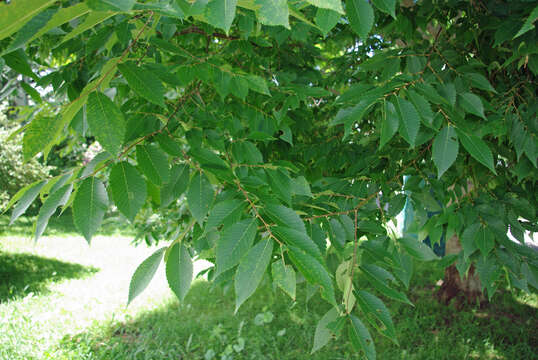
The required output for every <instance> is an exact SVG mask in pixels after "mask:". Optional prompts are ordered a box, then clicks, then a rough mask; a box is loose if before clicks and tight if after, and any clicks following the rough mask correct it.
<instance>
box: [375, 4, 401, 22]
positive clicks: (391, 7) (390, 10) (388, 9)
mask: <svg viewBox="0 0 538 360" xmlns="http://www.w3.org/2000/svg"><path fill="white" fill-rule="evenodd" d="M372 4H374V6H375V7H376V8H378V9H379V10H381V11H383V12H384V13H387V14H389V15H390V16H392V17H393V18H394V19H396V0H372Z"/></svg>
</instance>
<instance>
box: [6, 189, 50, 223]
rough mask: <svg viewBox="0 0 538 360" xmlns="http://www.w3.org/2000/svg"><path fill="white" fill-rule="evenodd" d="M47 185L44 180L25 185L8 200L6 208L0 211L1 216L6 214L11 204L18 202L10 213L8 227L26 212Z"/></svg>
mask: <svg viewBox="0 0 538 360" xmlns="http://www.w3.org/2000/svg"><path fill="white" fill-rule="evenodd" d="M46 183H47V181H46V180H38V181H36V182H33V183H31V184H29V185H26V186H25V187H23V188H22V189H20V190H19V191H17V193H16V194H15V195H14V196H13V197H12V198H11V199H10V200H9V203H8V204H7V206H6V208H5V209H4V210H2V214H3V213H4V212H6V211H7V210H8V209H9V208H10V207H11V206H13V204H14V203H15V202H16V201H18V203H17V205H16V206H15V208H14V209H13V212H12V213H11V219H10V220H9V225H11V224H13V222H14V221H15V220H17V218H18V217H19V216H21V215H22V214H24V213H25V212H26V210H27V209H28V207H29V206H30V205H31V204H32V203H33V202H34V200H35V198H36V197H37V195H39V191H40V190H41V189H42V188H43V186H45V184H46Z"/></svg>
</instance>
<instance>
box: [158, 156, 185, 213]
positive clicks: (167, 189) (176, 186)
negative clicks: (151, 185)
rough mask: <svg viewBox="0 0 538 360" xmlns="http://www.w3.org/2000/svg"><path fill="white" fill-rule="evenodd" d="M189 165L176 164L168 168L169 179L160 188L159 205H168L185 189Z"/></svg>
mask: <svg viewBox="0 0 538 360" xmlns="http://www.w3.org/2000/svg"><path fill="white" fill-rule="evenodd" d="M189 175H190V174H189V166H188V165H186V164H176V165H174V166H172V169H170V181H169V182H167V183H166V184H164V186H163V187H162V188H161V206H164V207H166V206H168V205H170V203H171V202H172V201H174V200H176V199H179V197H180V196H181V195H182V194H183V193H184V192H185V190H187V187H188V186H189V178H190V176H189Z"/></svg>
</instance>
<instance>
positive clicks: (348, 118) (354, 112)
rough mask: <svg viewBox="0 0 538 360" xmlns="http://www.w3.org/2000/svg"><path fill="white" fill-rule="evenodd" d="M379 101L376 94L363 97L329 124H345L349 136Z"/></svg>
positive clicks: (345, 131) (339, 113)
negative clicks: (354, 126)
mask: <svg viewBox="0 0 538 360" xmlns="http://www.w3.org/2000/svg"><path fill="white" fill-rule="evenodd" d="M361 1H362V0H361ZM377 101H378V98H377V97H376V96H367V97H364V98H362V99H361V100H360V101H359V102H358V103H357V105H355V106H353V107H351V108H344V109H340V110H339V111H338V112H337V113H336V116H335V117H334V119H333V120H331V122H330V124H329V126H334V125H338V124H344V139H345V138H347V137H348V136H349V134H350V133H351V129H352V127H353V124H354V123H356V122H360V121H361V120H362V118H363V116H364V115H365V114H366V112H367V111H368V109H369V108H370V107H371V106H372V105H374V104H375V103H376V102H377Z"/></svg>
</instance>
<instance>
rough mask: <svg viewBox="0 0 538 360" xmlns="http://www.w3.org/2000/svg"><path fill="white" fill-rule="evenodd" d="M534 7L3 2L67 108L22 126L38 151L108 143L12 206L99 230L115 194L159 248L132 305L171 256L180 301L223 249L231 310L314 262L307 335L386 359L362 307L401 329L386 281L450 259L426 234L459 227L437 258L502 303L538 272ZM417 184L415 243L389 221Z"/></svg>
mask: <svg viewBox="0 0 538 360" xmlns="http://www.w3.org/2000/svg"><path fill="white" fill-rule="evenodd" d="M531 4H533V3H532V2H529V1H523V0H520V1H510V2H508V1H480V2H476V1H472V2H468V1H456V0H454V1H447V2H437V1H428V0H424V1H418V2H412V1H402V2H401V3H400V2H397V1H396V0H384V1H381V0H372V1H371V2H369V1H366V0H347V1H345V2H341V1H338V0H326V1H317V0H309V1H285V0H279V1H272V0H271V1H269V0H255V1H254V0H238V1H235V0H232V1H230V0H210V1H202V0H198V1H193V2H188V1H184V0H177V1H142V2H138V3H135V2H134V1H132V0H124V1H118V2H114V3H112V2H108V1H104V0H88V1H86V2H83V3H78V2H72V1H61V2H59V1H51V0H35V1H32V2H14V3H12V4H10V5H6V4H2V5H0V29H2V30H0V41H1V43H0V48H1V49H2V54H3V59H4V61H5V64H6V65H7V66H8V67H10V68H12V69H13V70H15V71H18V72H19V73H21V74H23V75H25V76H28V77H29V78H32V79H34V80H35V81H36V84H37V85H38V86H41V87H52V88H53V90H54V95H55V97H56V98H57V99H63V100H64V101H62V102H63V103H65V105H64V106H62V107H61V108H60V107H59V108H58V109H57V114H56V116H40V115H39V114H40V113H39V112H38V113H37V114H36V116H35V117H33V119H32V120H31V122H30V123H29V124H28V125H27V127H26V128H25V130H24V138H23V145H24V152H25V154H26V155H27V157H28V158H31V157H33V156H35V155H37V154H38V153H43V155H44V157H45V158H47V155H48V154H49V153H50V150H51V148H52V146H54V144H57V143H59V142H61V141H65V140H67V141H68V142H69V143H75V142H80V141H83V142H86V141H91V140H95V141H97V142H99V144H100V145H101V146H102V148H103V149H104V151H103V152H102V153H100V154H98V155H97V156H96V157H95V158H94V159H93V160H92V161H91V162H89V163H88V164H87V165H84V166H79V167H74V168H71V169H65V173H63V174H61V175H59V176H57V177H55V178H53V179H51V180H48V181H38V182H36V183H34V184H33V185H31V186H29V187H27V188H25V189H24V190H23V191H21V192H19V193H18V194H17V195H16V196H15V197H14V198H13V199H12V201H11V204H10V205H13V204H14V203H16V205H15V208H14V210H13V214H15V215H14V217H16V216H18V215H19V214H21V213H23V212H24V210H25V209H26V207H27V206H28V205H29V204H30V203H31V202H32V201H33V199H34V198H35V197H37V196H38V195H41V196H42V197H43V198H45V201H44V204H43V206H42V208H41V211H40V214H39V216H38V219H37V226H36V239H37V238H39V236H40V235H41V234H42V233H43V231H44V229H45V227H46V224H47V222H48V219H49V218H50V216H52V215H53V214H54V212H55V210H56V209H57V208H58V207H64V208H65V207H72V210H73V218H74V223H75V225H76V226H77V228H78V229H79V230H80V232H81V233H82V234H83V235H84V237H85V238H86V239H87V240H88V242H89V241H90V240H91V237H92V235H93V234H94V232H95V231H96V229H97V228H98V227H99V225H100V223H101V221H102V219H103V216H104V213H105V211H106V208H107V207H108V206H109V205H110V204H114V205H116V206H117V208H118V209H119V210H120V212H122V213H123V214H124V215H125V217H126V218H127V219H129V220H130V221H132V222H134V223H143V224H144V225H143V226H141V227H140V228H141V235H140V237H142V238H145V240H146V241H148V242H163V241H164V242H165V245H163V247H162V248H160V249H159V250H158V251H157V252H155V253H154V254H153V255H152V256H150V257H149V258H148V259H146V260H145V261H144V262H143V263H142V264H141V265H140V267H139V268H138V269H137V271H136V272H135V273H134V275H133V278H132V281H131V288H130V294H129V301H131V300H132V299H133V298H134V297H136V296H137V295H138V294H139V293H140V292H141V291H142V290H143V289H144V288H145V286H146V285H147V284H148V282H149V281H150V279H151V277H152V276H153V274H154V273H155V270H156V268H157V265H158V264H159V263H160V262H161V261H162V259H163V258H164V260H165V262H166V273H167V278H168V281H169V284H170V287H171V289H172V290H173V291H174V292H175V293H176V295H177V296H178V297H179V299H180V300H182V299H183V298H184V296H185V294H186V293H187V291H188V289H189V286H190V282H191V279H192V258H193V256H195V255H197V256H199V257H200V258H204V259H207V260H209V261H211V262H213V263H214V264H215V267H214V268H212V269H211V270H209V278H210V279H212V280H213V281H215V282H217V283H220V284H233V286H234V289H235V293H236V299H237V300H236V311H238V310H239V309H240V306H241V305H242V304H243V302H244V301H246V300H247V299H248V298H249V297H250V295H252V293H253V292H254V291H255V289H256V287H257V286H258V284H259V283H260V281H261V279H262V278H263V276H264V274H265V273H269V274H270V276H271V278H272V280H273V282H274V283H275V284H276V285H277V286H279V287H280V288H282V289H283V290H284V291H285V292H286V293H287V294H289V295H290V296H291V297H292V298H294V297H295V284H296V278H297V276H299V275H301V276H303V277H304V278H305V279H306V280H307V281H308V283H310V284H311V285H312V286H315V287H316V288H317V289H318V290H319V294H320V295H321V296H322V297H323V298H324V299H325V300H326V301H327V302H329V303H330V304H332V305H333V308H332V309H331V310H330V311H329V312H328V313H327V314H325V316H324V317H323V318H322V320H321V321H320V324H319V325H318V329H317V332H316V333H317V334H316V337H315V339H316V340H315V344H314V349H313V350H315V349H318V348H319V347H321V346H323V345H324V344H325V343H326V342H327V341H328V340H329V338H330V336H331V334H335V335H339V334H340V333H342V332H345V333H346V334H347V336H348V337H349V339H350V341H351V343H352V344H353V346H354V347H355V348H356V349H357V351H361V352H362V353H363V354H364V355H365V356H366V357H367V358H369V359H373V358H375V348H374V345H373V342H372V338H371V336H370V333H369V330H368V329H367V327H366V326H365V325H364V323H363V321H364V320H366V322H367V323H368V324H370V325H372V326H373V327H374V328H376V329H377V330H378V331H379V332H380V333H381V334H383V335H385V336H388V337H389V338H391V339H393V340H394V341H395V342H397V339H396V334H395V331H394V326H393V324H392V320H391V317H390V314H389V312H388V310H387V309H386V307H385V305H384V304H383V302H382V300H381V299H380V298H379V297H377V295H379V296H382V297H387V298H391V299H395V300H399V301H402V302H404V303H409V304H410V303H411V302H410V301H409V299H408V298H407V297H406V295H405V294H404V292H402V291H401V288H402V287H403V288H407V287H408V286H409V282H410V279H411V276H412V264H413V261H412V259H413V258H417V259H419V260H423V261H435V260H438V257H437V256H436V255H435V254H434V253H433V252H432V250H431V248H430V247H428V246H427V245H425V244H424V243H422V242H421V240H422V239H423V238H425V237H426V236H429V237H430V239H431V240H432V241H433V242H434V243H435V242H437V241H439V239H440V237H441V235H442V234H445V236H446V238H447V239H450V238H453V239H459V242H460V244H461V247H462V249H463V250H462V251H460V252H459V253H458V254H452V255H450V256H447V257H445V258H444V259H443V260H442V261H444V263H445V264H446V265H450V264H453V263H454V264H455V267H456V269H457V271H458V272H459V274H466V273H467V272H468V270H469V268H470V266H471V264H474V268H475V269H476V273H477V274H478V276H479V278H480V283H481V287H482V290H483V289H486V294H487V296H488V297H489V298H491V297H492V296H493V294H494V293H495V290H496V288H497V286H498V284H499V281H500V279H501V277H504V278H506V280H507V281H508V282H509V284H510V286H512V287H514V288H520V289H523V290H525V291H535V289H536V288H537V287H538V281H537V275H538V274H537V265H538V259H537V256H536V252H535V251H534V250H532V249H530V248H529V247H528V246H526V245H525V242H524V233H525V231H536V226H537V218H536V203H537V202H536V200H537V199H536V194H537V191H536V179H537V177H536V175H537V172H536V161H537V152H536V145H537V141H536V133H537V129H538V126H537V125H538V123H537V121H536V119H537V117H536V110H537V102H536V99H535V94H536V83H535V75H536V71H537V60H536V59H537V57H536V52H537V51H538V49H537V47H536V44H537V42H536V29H535V26H534V22H535V20H536V18H537V17H538V10H537V8H534V9H532V7H531ZM30 63H33V64H37V65H38V66H39V68H40V69H47V74H46V75H44V76H38V75H36V73H35V72H34V71H33V70H32V67H31V66H30V65H29V64H30ZM403 176H407V181H406V183H405V185H404V184H403ZM403 191H409V192H410V194H411V195H410V196H411V202H412V203H413V205H414V208H415V210H416V214H415V220H414V224H413V226H412V227H411V229H410V231H411V232H413V233H415V234H416V235H417V237H418V240H417V239H416V238H414V237H410V236H402V237H400V236H398V235H397V234H396V233H395V231H394V230H392V228H391V227H390V226H388V225H387V224H388V223H389V221H390V220H391V219H394V217H395V216H396V215H397V214H398V213H400V211H401V209H402V208H403V206H404V203H405V199H406V197H405V195H404V194H403ZM431 213H434V214H435V215H433V216H431V217H429V216H428V214H430V215H431ZM147 218H150V219H151V221H149V222H148V221H146V219H147ZM148 224H151V225H148ZM508 231H509V232H510V233H511V234H512V235H513V236H514V237H515V238H516V239H517V241H519V242H514V241H512V240H510V239H509V238H508V237H507V232H508ZM327 239H328V240H329V241H327ZM297 272H298V273H299V274H297ZM373 293H376V294H377V295H374V294H373ZM361 319H362V320H361Z"/></svg>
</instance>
